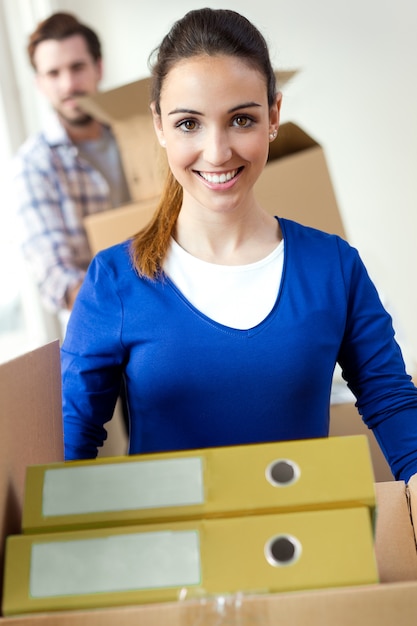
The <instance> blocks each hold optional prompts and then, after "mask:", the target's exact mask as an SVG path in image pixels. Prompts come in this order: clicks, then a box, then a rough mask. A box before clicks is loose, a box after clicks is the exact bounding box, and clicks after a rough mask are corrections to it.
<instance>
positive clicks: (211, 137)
mask: <svg viewBox="0 0 417 626" xmlns="http://www.w3.org/2000/svg"><path fill="white" fill-rule="evenodd" d="M232 152H233V151H232V147H231V143H230V137H229V135H228V133H227V132H226V131H224V130H218V129H213V130H211V131H209V132H207V134H206V137H205V144H204V158H205V160H206V161H207V162H208V163H211V164H212V165H215V166H219V165H222V164H223V163H226V162H227V161H229V160H230V158H231V156H232Z"/></svg>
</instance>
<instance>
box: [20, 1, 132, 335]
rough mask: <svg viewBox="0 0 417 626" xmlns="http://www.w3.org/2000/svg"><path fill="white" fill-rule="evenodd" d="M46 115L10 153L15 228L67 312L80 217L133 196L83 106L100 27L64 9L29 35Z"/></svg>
mask: <svg viewBox="0 0 417 626" xmlns="http://www.w3.org/2000/svg"><path fill="white" fill-rule="evenodd" d="M27 50H28V54H29V59H30V62H31V64H32V66H33V68H34V70H35V78H36V84H37V87H38V88H39V90H40V92H41V93H42V94H43V96H44V97H45V98H46V100H47V101H48V103H49V104H50V106H51V109H52V111H51V119H50V120H49V121H48V123H47V125H46V127H45V128H44V129H43V130H42V131H41V132H40V133H38V134H36V135H35V136H33V137H30V138H29V139H28V140H27V141H26V142H25V144H24V145H23V146H22V147H21V148H20V150H19V151H18V153H17V155H16V157H15V158H14V161H13V182H14V189H15V193H16V202H17V219H18V231H19V233H18V234H19V237H20V239H21V246H22V251H23V254H24V257H25V258H26V260H27V262H28V265H29V267H30V269H31V270H32V272H33V274H34V277H35V280H36V283H37V285H38V288H39V293H40V296H41V300H42V302H43V305H44V306H45V308H46V309H47V310H49V311H50V312H52V313H55V314H57V315H58V317H59V318H60V321H61V324H62V328H63V331H64V330H65V325H66V320H67V317H68V315H69V312H70V310H71V308H72V305H73V303H74V300H75V297H76V295H77V293H78V290H79V287H80V285H81V283H82V280H83V278H84V275H85V271H86V269H87V266H88V264H89V262H90V260H91V252H90V249H89V245H88V240H87V235H86V232H85V230H84V227H83V218H84V217H85V216H86V215H89V214H91V213H96V212H99V211H105V210H107V209H110V208H112V207H117V206H120V205H121V204H125V203H127V202H129V201H130V195H129V190H128V187H127V184H126V180H125V176H124V173H123V169H122V165H121V161H120V156H119V152H118V149H117V145H116V142H115V139H114V137H113V135H112V133H111V130H110V129H109V128H108V127H106V126H105V125H103V124H101V123H100V122H99V121H97V120H95V119H93V118H92V117H90V116H89V115H87V114H86V113H85V112H83V111H82V109H80V107H79V105H78V104H77V97H78V96H84V95H92V94H95V93H96V92H97V90H98V86H99V83H100V80H101V78H102V73H103V68H102V54H101V45H100V41H99V38H98V36H97V34H96V33H95V32H94V31H93V30H92V29H91V28H89V27H88V26H86V25H85V24H82V23H81V22H79V20H78V19H77V18H76V17H74V16H73V15H71V14H68V13H56V14H54V15H52V16H51V17H49V18H47V19H46V20H44V21H42V22H41V23H40V24H38V26H37V28H36V30H35V31H34V32H33V33H32V34H31V35H30V37H29V42H28V48H27Z"/></svg>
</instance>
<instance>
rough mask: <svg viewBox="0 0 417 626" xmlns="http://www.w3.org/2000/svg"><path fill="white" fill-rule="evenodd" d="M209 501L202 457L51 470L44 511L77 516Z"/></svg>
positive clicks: (44, 490) (47, 479) (44, 496)
mask: <svg viewBox="0 0 417 626" xmlns="http://www.w3.org/2000/svg"><path fill="white" fill-rule="evenodd" d="M203 502H204V481H203V464H202V459H201V457H189V458H178V459H161V460H155V461H130V462H125V463H108V464H99V463H98V464H97V465H94V464H91V465H81V466H76V467H63V468H58V469H47V470H46V471H45V474H44V484H43V495H42V514H43V515H44V516H45V517H49V516H55V515H77V514H87V513H101V512H108V511H123V510H133V509H149V508H161V507H173V506H188V505H194V504H202V503H203Z"/></svg>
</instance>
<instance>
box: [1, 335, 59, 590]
mask: <svg viewBox="0 0 417 626" xmlns="http://www.w3.org/2000/svg"><path fill="white" fill-rule="evenodd" d="M60 371H61V369H60V359H59V347H58V342H52V343H51V344H48V345H46V346H44V347H42V348H39V349H37V350H34V351H33V352H30V353H28V354H25V355H23V356H20V357H18V358H16V359H14V360H12V361H10V362H8V363H4V364H2V365H0V589H1V587H2V575H3V563H4V551H3V548H4V540H5V537H6V536H7V535H10V534H14V533H16V532H20V528H21V516H22V503H23V497H24V488H25V479H26V467H27V466H28V465H33V464H37V463H50V462H51V463H52V462H55V461H63V459H64V450H63V436H62V420H61V415H62V408H61V406H62V405H61V376H60Z"/></svg>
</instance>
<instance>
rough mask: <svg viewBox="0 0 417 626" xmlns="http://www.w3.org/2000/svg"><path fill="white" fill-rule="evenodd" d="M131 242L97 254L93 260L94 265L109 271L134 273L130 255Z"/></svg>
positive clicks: (119, 244) (105, 249)
mask: <svg viewBox="0 0 417 626" xmlns="http://www.w3.org/2000/svg"><path fill="white" fill-rule="evenodd" d="M130 245H131V240H130V239H126V240H125V241H122V242H121V243H117V244H114V245H112V246H110V247H108V248H104V249H103V250H100V251H99V252H97V254H96V255H95V256H94V258H93V260H92V264H93V265H98V266H100V267H104V268H107V270H108V271H111V272H115V273H117V274H118V273H120V272H124V271H126V270H129V271H132V270H133V265H132V261H131V255H130Z"/></svg>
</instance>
